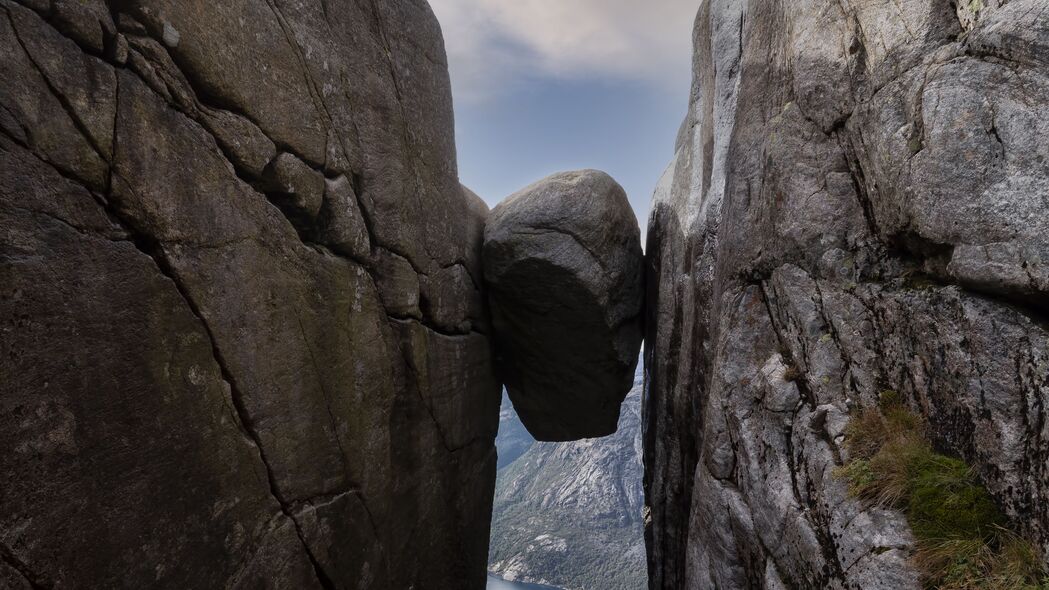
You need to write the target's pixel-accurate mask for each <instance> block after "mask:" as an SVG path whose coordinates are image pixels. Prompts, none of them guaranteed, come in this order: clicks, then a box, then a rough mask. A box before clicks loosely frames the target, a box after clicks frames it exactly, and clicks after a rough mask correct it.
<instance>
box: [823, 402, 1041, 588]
mask: <svg viewBox="0 0 1049 590" xmlns="http://www.w3.org/2000/svg"><path fill="white" fill-rule="evenodd" d="M845 444H846V447H847V449H848V451H849V453H850V461H849V462H847V463H846V464H845V465H843V466H842V467H840V468H838V470H837V471H836V474H837V475H838V476H839V477H841V478H843V479H845V480H846V481H847V482H848V484H849V493H850V494H851V495H852V496H854V497H856V498H859V499H862V500H865V501H867V502H870V503H872V504H877V505H880V506H886V507H891V508H896V509H898V510H902V511H903V513H904V514H905V515H906V516H907V521H908V523H909V524H910V526H911V530H912V531H913V532H914V536H915V538H916V539H917V548H916V552H915V555H914V564H915V567H916V568H917V570H918V572H919V573H920V575H921V576H922V582H923V584H924V586H925V587H926V588H929V589H939V590H976V589H980V590H1049V576H1047V574H1049V572H1046V571H1045V568H1044V567H1043V565H1042V561H1041V559H1040V556H1039V552H1038V549H1037V548H1036V547H1035V545H1034V544H1033V543H1031V542H1030V541H1028V540H1026V539H1023V538H1021V537H1020V536H1018V535H1016V534H1015V533H1013V532H1011V531H1009V530H1008V529H1007V528H1005V527H1006V525H1007V521H1006V519H1005V517H1004V515H1003V514H1002V513H1001V511H1000V510H999V509H998V507H997V506H996V505H995V503H994V500H993V498H991V495H990V494H989V493H988V492H987V490H986V489H985V488H984V487H983V486H982V485H981V484H980V483H979V481H978V480H977V478H976V476H975V475H974V473H973V471H972V469H971V468H970V467H969V466H968V465H966V463H965V462H964V461H962V460H961V459H957V458H954V457H948V456H946V455H942V454H940V453H937V452H936V451H935V450H934V449H933V448H932V444H931V443H930V442H929V441H928V438H927V437H926V436H925V424H924V422H923V421H922V419H921V417H920V416H918V415H917V414H915V413H914V412H911V411H910V410H909V409H908V408H907V406H906V405H905V404H904V403H903V400H902V398H901V397H900V395H899V394H898V393H896V392H894V391H883V392H882V393H881V394H880V395H879V397H878V408H877V409H868V410H864V411H862V412H860V413H859V414H857V415H855V416H853V417H852V419H851V420H850V422H849V425H848V427H847V429H846V431H845Z"/></svg>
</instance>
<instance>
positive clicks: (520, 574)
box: [488, 371, 647, 590]
mask: <svg viewBox="0 0 1049 590" xmlns="http://www.w3.org/2000/svg"><path fill="white" fill-rule="evenodd" d="M641 391H642V376H641V374H640V371H639V372H638V374H637V376H636V378H635V383H634V387H633V389H631V390H630V393H629V394H627V396H626V399H624V400H623V406H622V411H621V412H620V416H619V428H618V429H617V430H616V433H615V434H613V435H611V436H607V437H604V438H599V439H588V440H581V441H576V442H571V443H552V442H537V443H534V444H532V445H531V446H530V447H529V448H528V450H527V451H525V453H524V454H522V455H520V456H519V457H517V458H515V459H514V460H513V461H512V462H511V463H510V464H509V465H508V466H506V467H505V468H504V467H501V468H500V469H499V473H498V476H497V477H496V482H497V483H496V493H495V505H494V508H493V512H492V540H491V550H490V551H489V556H488V559H489V566H488V567H489V569H490V570H491V571H493V572H495V573H496V574H498V575H499V576H501V577H503V578H504V579H509V580H517V581H522V582H528V583H538V584H548V585H552V586H555V587H558V588H572V589H574V590H640V589H641V588H644V587H646V585H647V577H646V573H645V545H644V526H643V518H642V505H643V497H642V491H641V471H642V467H641ZM503 409H504V411H507V412H509V413H511V416H508V420H507V421H506V422H501V423H500V425H499V438H497V439H496V445H497V446H498V449H499V460H500V462H502V460H503V451H504V448H505V449H506V450H507V451H510V452H512V451H514V450H515V449H516V448H517V446H516V445H515V444H514V443H515V441H514V440H512V439H505V438H504V437H503V431H504V430H506V431H507V432H514V431H515V429H514V426H515V422H516V420H513V418H512V410H510V409H509V408H507V407H506V404H505V403H504V407H503ZM516 426H518V427H519V426H520V422H516Z"/></svg>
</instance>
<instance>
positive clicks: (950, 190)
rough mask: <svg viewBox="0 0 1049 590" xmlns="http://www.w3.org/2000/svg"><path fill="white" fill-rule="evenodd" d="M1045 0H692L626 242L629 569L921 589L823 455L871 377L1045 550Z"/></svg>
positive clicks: (834, 446) (725, 581)
mask: <svg viewBox="0 0 1049 590" xmlns="http://www.w3.org/2000/svg"><path fill="white" fill-rule="evenodd" d="M955 4H957V5H959V8H957V9H955V8H954V6H955ZM961 5H964V6H961ZM1045 8H1046V5H1045V3H1044V2H1041V1H1039V0H1011V1H1009V2H999V1H994V2H982V3H969V2H959V3H948V2H940V1H934V0H915V1H911V2H856V1H852V0H819V1H816V2H785V1H779V0H776V1H767V0H750V1H745V2H731V1H721V0H710V1H708V2H705V3H704V4H703V6H702V8H701V10H700V14H699V18H698V19H697V22H696V28H695V36H694V40H695V63H694V73H695V77H694V84H693V91H692V99H691V105H690V109H689V114H688V118H687V119H686V121H685V125H684V126H683V128H682V133H681V134H680V136H679V139H678V145H677V153H676V156H675V158H674V161H673V162H672V164H671V165H670V167H669V168H668V170H667V172H666V175H665V177H664V180H663V182H662V183H661V186H660V187H659V189H658V190H657V193H656V201H655V203H654V207H653V213H652V216H651V219H650V224H649V232H648V236H649V242H648V247H647V249H646V253H647V256H648V258H647V263H648V267H647V269H646V270H647V273H648V292H647V301H648V308H647V312H646V314H647V321H646V329H647V334H646V342H647V344H646V350H645V354H646V361H647V362H646V368H647V370H648V371H649V374H650V380H649V382H648V396H647V397H646V399H647V401H648V405H647V407H646V410H645V412H646V414H645V415H646V417H647V424H646V441H645V448H646V451H645V452H646V458H645V464H646V475H645V486H646V494H647V502H648V504H649V507H650V509H651V513H650V522H649V525H648V541H649V564H650V566H649V571H650V575H651V579H652V586H651V587H652V588H667V589H671V588H673V589H681V588H715V587H716V588H777V589H778V588H864V589H878V588H885V589H890V588H891V589H898V588H917V587H918V581H917V577H916V574H915V572H914V571H913V569H912V568H911V566H910V563H909V562H908V557H909V555H910V553H911V550H912V548H913V539H912V536H911V534H910V531H909V528H908V526H907V523H906V521H905V519H904V518H903V517H902V515H901V514H899V513H896V512H893V511H888V510H881V509H876V508H865V507H864V506H863V505H861V504H860V503H858V502H856V501H854V500H852V499H850V498H849V497H848V494H847V490H846V486H845V484H844V482H843V481H842V480H841V479H840V478H838V477H835V476H834V474H833V472H834V469H835V467H836V466H838V465H841V464H842V462H843V461H844V460H847V449H845V448H844V447H843V444H842V441H843V429H844V427H845V425H846V424H847V422H848V419H849V415H850V412H852V411H854V410H856V409H858V408H861V407H872V406H874V405H875V404H876V399H877V396H878V394H879V392H880V391H882V390H894V391H897V392H899V393H900V394H902V396H903V397H904V399H906V400H907V403H908V404H909V405H910V406H911V407H912V408H913V409H914V410H915V411H918V412H920V413H921V414H922V415H923V416H924V417H925V418H926V420H927V421H928V425H929V430H930V434H931V436H932V438H933V440H934V442H935V444H936V445H937V447H938V448H940V449H942V450H943V451H945V452H949V453H951V454H956V455H958V456H961V457H963V458H964V459H965V460H966V461H967V462H969V463H970V464H972V465H973V466H974V467H975V469H976V473H977V474H978V476H979V477H980V479H981V480H982V482H983V483H984V485H986V487H987V488H988V489H989V491H990V492H991V494H992V495H993V497H994V499H995V500H996V502H997V503H998V504H999V505H1000V507H1001V508H1002V509H1003V510H1004V512H1005V513H1006V514H1007V515H1008V517H1009V518H1010V520H1011V525H1012V526H1013V527H1015V529H1016V530H1017V531H1018V532H1020V533H1021V534H1023V535H1024V536H1026V537H1028V538H1030V539H1033V540H1035V541H1036V542H1037V543H1038V544H1039V545H1040V546H1041V547H1042V549H1043V550H1049V415H1047V412H1049V388H1047V386H1046V384H1047V383H1049V316H1047V309H1049V308H1047V305H1046V301H1047V300H1049V283H1047V281H1046V266H1045V264H1046V261H1047V260H1049V202H1047V201H1046V195H1049V143H1047V142H1046V141H1045V137H1046V136H1047V132H1049V128H1047V126H1046V121H1047V120H1049V118H1047V115H1049V98H1047V97H1049V75H1047V69H1046V66H1047V64H1049V62H1047V56H1049V11H1047V10H1046V9H1045Z"/></svg>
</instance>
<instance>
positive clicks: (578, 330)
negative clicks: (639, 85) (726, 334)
mask: <svg viewBox="0 0 1049 590" xmlns="http://www.w3.org/2000/svg"><path fill="white" fill-rule="evenodd" d="M639 236H640V231H639V230H638V227H637V220H636V218H635V217H634V213H633V211H632V210H631V208H630V202H629V201H628V200H627V197H626V193H624V192H623V189H622V188H621V187H620V186H619V185H618V184H617V183H616V182H615V181H614V180H612V178H611V177H609V176H608V175H607V174H605V173H603V172H598V171H596V170H582V171H578V172H564V173H560V174H554V175H553V176H550V177H548V178H545V179H543V180H541V181H539V182H537V183H535V184H532V185H530V186H528V187H526V188H524V189H522V190H521V191H519V192H517V193H515V194H513V195H511V196H509V197H507V199H506V200H504V201H503V202H502V203H500V204H499V205H498V206H496V208H495V209H494V210H493V211H492V214H491V215H490V216H489V218H488V222H487V224H486V225H485V230H484V250H483V259H484V279H485V283H486V286H487V287H488V297H489V302H490V306H491V313H492V324H493V329H494V334H495V343H496V351H497V366H498V368H499V372H500V377H501V378H502V379H503V380H504V381H505V383H506V388H507V390H508V391H509V393H510V399H512V400H513V403H514V408H515V409H516V410H517V412H518V414H520V416H521V420H522V422H524V425H525V426H526V427H527V428H528V431H529V432H531V433H532V436H534V437H535V438H537V439H539V440H546V441H568V440H578V439H581V438H589V437H598V436H605V435H607V434H611V433H613V432H615V430H616V421H617V420H618V417H619V405H620V403H622V401H623V397H624V396H625V395H626V394H627V392H628V391H629V390H630V385H631V382H632V380H633V379H632V376H633V374H634V367H635V366H636V364H637V355H638V351H639V350H640V347H641V338H642V333H641V319H642V318H641V306H642V295H643V288H642V267H643V264H642V253H641V243H640V237H639Z"/></svg>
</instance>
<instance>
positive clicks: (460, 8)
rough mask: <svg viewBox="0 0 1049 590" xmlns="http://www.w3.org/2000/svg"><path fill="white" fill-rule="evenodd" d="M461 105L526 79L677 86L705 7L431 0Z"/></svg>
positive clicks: (688, 1)
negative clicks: (693, 31) (594, 79)
mask: <svg viewBox="0 0 1049 590" xmlns="http://www.w3.org/2000/svg"><path fill="white" fill-rule="evenodd" d="M430 5H431V6H432V7H433V10H434V12H435V13H436V14H437V18H438V20H440V22H441V26H442V29H443V30H444V39H445V46H446V48H447V51H448V58H449V64H450V70H451V75H452V82H453V88H454V90H455V94H456V99H457V100H466V101H477V100H485V99H487V98H491V97H493V96H498V95H499V94H500V93H501V92H506V91H512V90H513V88H514V85H515V84H516V83H520V81H521V80H522V79H529V78H536V77H546V78H575V77H606V78H613V79H621V80H638V81H643V82H654V83H673V82H675V81H677V80H679V79H680V76H681V72H682V71H688V69H689V63H690V55H691V47H690V44H691V39H692V35H691V29H692V21H693V18H694V16H695V13H696V10H697V9H698V6H699V1H698V0H430Z"/></svg>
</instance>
